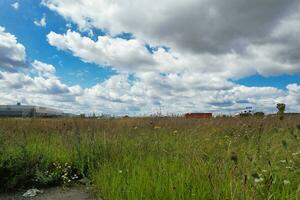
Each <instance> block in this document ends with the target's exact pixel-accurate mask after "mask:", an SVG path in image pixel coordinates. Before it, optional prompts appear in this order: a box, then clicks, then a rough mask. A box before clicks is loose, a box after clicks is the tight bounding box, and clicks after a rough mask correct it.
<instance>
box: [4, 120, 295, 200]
mask: <svg viewBox="0 0 300 200" xmlns="http://www.w3.org/2000/svg"><path fill="white" fill-rule="evenodd" d="M299 127H300V118H299V117H297V116H286V117H285V118H284V120H280V119H278V118H277V117H247V118H229V117H228V118H218V119H205V120H192V119H190V120H186V119H182V118H151V119H150V118H147V119H132V118H126V119H114V120H109V119H101V120H97V119H0V186H1V187H0V189H1V190H2V192H3V191H7V190H12V189H16V188H19V187H30V186H38V187H41V186H49V185H57V184H66V185H68V184H72V183H73V182H75V181H76V180H79V179H81V178H82V177H87V178H89V179H90V180H91V182H92V185H93V187H94V190H95V192H97V193H98V194H99V195H100V196H101V197H102V198H103V199H107V200H110V199H113V200H115V199H130V200H132V199H197V200H198V199H243V200H247V199H249V200H253V199H262V200H265V199H295V200H296V199H297V198H298V199H299V198H300V128H299Z"/></svg>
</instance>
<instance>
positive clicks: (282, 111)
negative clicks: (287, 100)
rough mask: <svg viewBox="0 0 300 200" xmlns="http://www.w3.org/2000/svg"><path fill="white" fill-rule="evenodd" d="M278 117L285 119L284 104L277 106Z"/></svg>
mask: <svg viewBox="0 0 300 200" xmlns="http://www.w3.org/2000/svg"><path fill="white" fill-rule="evenodd" d="M277 109H278V111H277V115H279V117H280V119H281V120H282V119H283V115H284V111H285V104H284V103H278V104H277Z"/></svg>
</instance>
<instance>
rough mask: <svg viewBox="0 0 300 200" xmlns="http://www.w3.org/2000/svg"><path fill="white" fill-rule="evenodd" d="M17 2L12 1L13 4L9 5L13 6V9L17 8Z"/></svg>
mask: <svg viewBox="0 0 300 200" xmlns="http://www.w3.org/2000/svg"><path fill="white" fill-rule="evenodd" d="M19 6H20V5H19V2H15V3H13V4H11V7H13V9H15V10H19Z"/></svg>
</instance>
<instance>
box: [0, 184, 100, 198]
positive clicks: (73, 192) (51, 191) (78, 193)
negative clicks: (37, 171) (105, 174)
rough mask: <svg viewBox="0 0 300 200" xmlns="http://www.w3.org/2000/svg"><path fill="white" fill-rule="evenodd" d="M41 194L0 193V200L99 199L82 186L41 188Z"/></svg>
mask: <svg viewBox="0 0 300 200" xmlns="http://www.w3.org/2000/svg"><path fill="white" fill-rule="evenodd" d="M43 191H44V192H43V194H38V195H37V196H35V197H32V198H25V197H22V194H23V193H24V192H26V191H24V192H18V193H13V194H0V200H26V199H28V200H30V199H32V200H101V199H100V198H97V197H96V196H95V195H93V194H92V193H91V192H89V191H88V190H87V189H86V188H85V187H83V186H75V187H72V188H65V189H63V188H48V189H43Z"/></svg>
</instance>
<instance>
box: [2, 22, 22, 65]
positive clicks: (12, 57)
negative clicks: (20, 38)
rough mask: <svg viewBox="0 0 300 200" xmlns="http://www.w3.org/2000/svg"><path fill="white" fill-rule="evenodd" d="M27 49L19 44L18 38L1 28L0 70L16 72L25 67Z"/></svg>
mask: <svg viewBox="0 0 300 200" xmlns="http://www.w3.org/2000/svg"><path fill="white" fill-rule="evenodd" d="M25 61H26V52H25V47H24V46H23V45H22V44H20V43H18V42H17V38H16V37H15V36H14V35H12V34H10V33H8V32H6V31H5V28H4V27H1V26H0V69H3V70H15V69H16V68H15V67H22V66H24V65H25Z"/></svg>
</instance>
